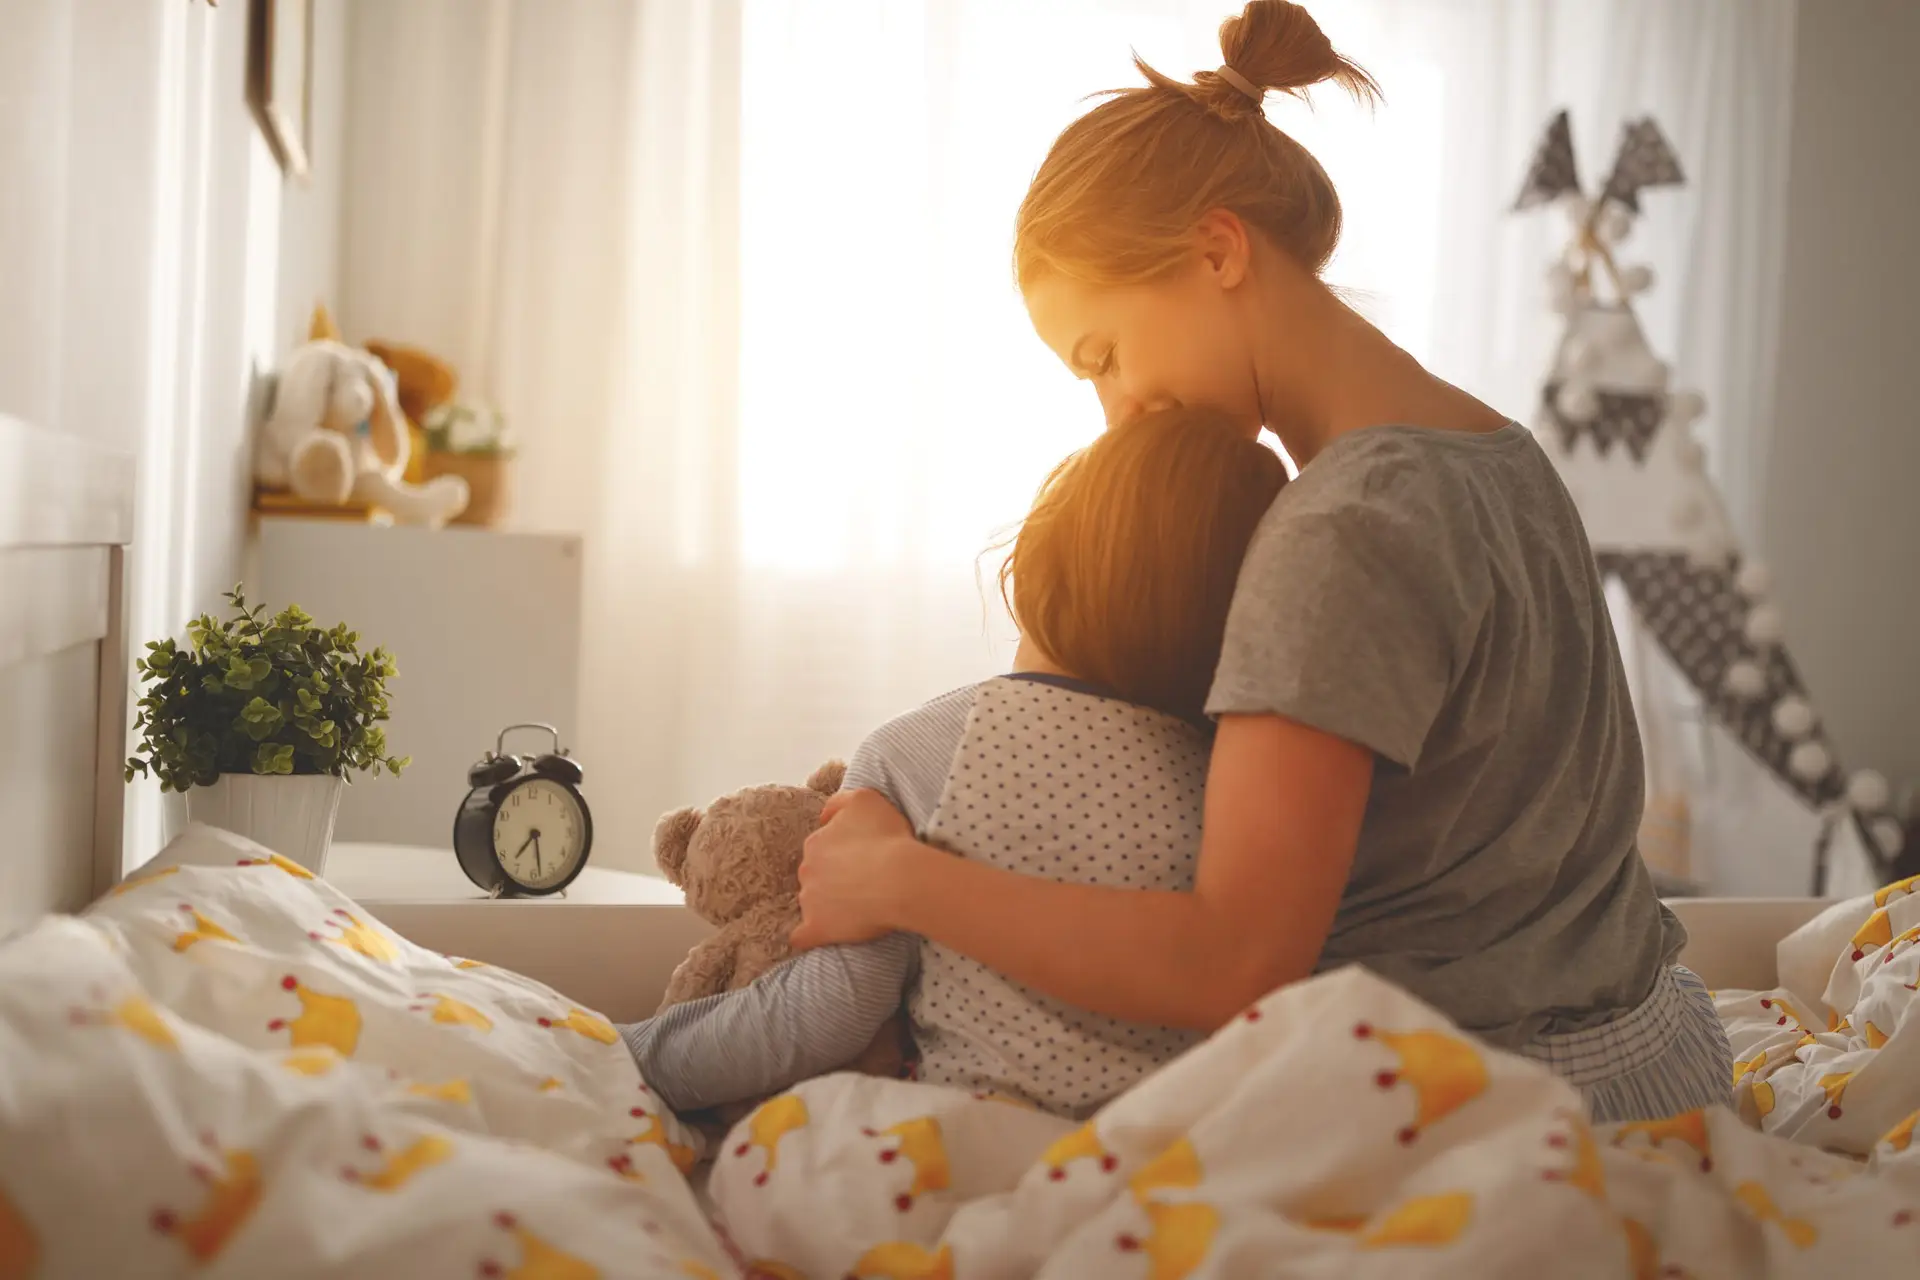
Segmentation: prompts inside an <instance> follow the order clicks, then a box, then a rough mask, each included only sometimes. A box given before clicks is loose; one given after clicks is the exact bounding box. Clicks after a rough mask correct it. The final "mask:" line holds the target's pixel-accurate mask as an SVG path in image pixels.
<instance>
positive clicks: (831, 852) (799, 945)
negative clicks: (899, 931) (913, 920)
mask: <svg viewBox="0 0 1920 1280" xmlns="http://www.w3.org/2000/svg"><path fill="white" fill-rule="evenodd" d="M924 852H925V849H924V847H923V846H922V845H921V844H920V843H919V842H918V841H916V840H915V839H914V838H913V828H912V827H911V826H909V825H908V823H907V820H906V819H905V818H904V817H902V816H901V814H900V811H899V810H898V809H896V808H894V807H893V806H892V805H891V804H889V803H887V800H886V797H884V796H882V795H881V794H880V793H879V792H878V791H866V790H861V791H842V792H839V793H838V794H836V795H834V796H833V797H832V798H830V799H829V800H828V801H827V805H826V808H825V809H824V810H822V811H821V814H820V829H819V830H818V831H815V832H814V833H813V834H812V835H810V836H808V837H807V847H806V853H805V856H803V857H802V858H801V860H800V924H799V926H798V927H796V928H795V929H794V931H793V934H792V936H791V938H790V939H789V941H790V942H791V943H792V945H793V948H794V950H796V951H804V950H806V949H807V948H809V947H819V946H825V945H827V944H828V943H834V942H866V941H867V940H869V939H871V938H878V937H880V936H881V935H883V934H887V933H891V932H893V930H894V929H895V928H896V927H897V923H896V918H895V906H894V904H895V903H897V902H898V901H899V900H900V898H899V892H900V890H899V885H900V882H901V880H902V878H903V873H904V871H905V869H906V867H907V865H908V864H910V863H911V862H912V861H913V860H914V858H915V857H916V856H918V855H920V854H922V853H924Z"/></svg>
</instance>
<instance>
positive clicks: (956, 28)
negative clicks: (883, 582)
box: [739, 0, 1442, 575]
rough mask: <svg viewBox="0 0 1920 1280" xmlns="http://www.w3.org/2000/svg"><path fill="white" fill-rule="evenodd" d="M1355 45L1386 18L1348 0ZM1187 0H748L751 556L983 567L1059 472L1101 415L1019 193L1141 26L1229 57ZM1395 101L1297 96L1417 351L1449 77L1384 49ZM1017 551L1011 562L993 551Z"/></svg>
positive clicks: (1120, 67)
mask: <svg viewBox="0 0 1920 1280" xmlns="http://www.w3.org/2000/svg"><path fill="white" fill-rule="evenodd" d="M1328 10H1329V11H1328V13H1327V14H1326V17H1325V19H1324V21H1325V23H1326V26H1327V28H1328V30H1329V33H1330V34H1332V35H1333V37H1334V39H1335V41H1336V43H1340V44H1342V47H1347V48H1356V49H1359V50H1361V51H1362V52H1364V46H1365V43H1366V42H1365V34H1366V33H1365V30H1364V28H1363V27H1359V26H1357V25H1356V24H1357V23H1358V21H1359V19H1357V18H1349V19H1348V21H1347V29H1343V27H1342V21H1341V20H1342V17H1343V13H1342V10H1341V9H1340V8H1339V7H1338V6H1328ZM1223 11H1224V10H1219V11H1216V10H1214V9H1211V8H1203V7H1201V6H1196V5H1192V4H1187V3H1181V2H1180V0H1159V2H1158V3H1154V2H1135V3H1127V4H1119V3H1112V2H1104V3H1103V2H1100V0H1049V3H1046V4H1031V3H1015V2H1013V0H998V2H995V0H979V2H977V3H956V2H955V0H747V4H746V7H745V30H744V49H743V59H744V65H743V74H742V80H743V83H744V86H745V87H744V91H743V92H744V100H743V103H742V126H741V128H742V173H741V205H742V208H741V277H742V299H741V302H742V313H741V327H742V351H741V405H740V409H741V428H740V430H741V435H740V450H739V468H740V470H739V484H740V492H739V510H740V512H741V517H740V521H741V523H740V534H741V544H742V545H741V554H742V557H743V559H744V560H745V562H746V563H747V564H748V565H750V566H753V567H756V568H761V569H770V570H778V571H783V572H788V573H792V574H799V575H807V574H816V573H838V572H841V571H845V570H849V569H859V568H872V569H888V570H899V569H905V568H913V567H926V568H927V569H929V570H933V571H938V572H941V573H951V572H956V571H962V570H963V571H965V572H967V573H971V572H972V570H973V566H974V563H975V561H976V559H977V557H978V556H979V555H980V553H981V551H982V550H983V549H984V548H986V547H987V546H988V545H989V543H990V542H991V541H992V540H993V539H994V537H995V535H996V534H997V533H999V532H1001V531H1004V530H1005V529H1006V528H1007V527H1008V526H1010V525H1011V524H1012V523H1013V522H1015V521H1017V520H1018V518H1019V517H1020V516H1021V515H1022V514H1023V513H1024V512H1025V510H1026V507H1027V505H1028V502H1029V500H1030V499H1031V497H1032V494H1033V491H1034V489H1035V488H1036V487H1037V486H1038V484H1039V483H1040V481H1041V479H1042V478H1043V477H1044V476H1045V474H1046V472H1047V470H1048V469H1049V468H1050V467H1051V466H1052V465H1053V464H1054V463H1055V462H1057V461H1059V459H1060V458H1061V457H1062V456H1064V455H1065V454H1066V453H1067V452H1068V451H1070V450H1071V449H1073V448H1075V447H1078V446H1080V445H1082V444H1085V443H1086V442H1087V441H1088V440H1090V439H1091V438H1092V437H1093V435H1094V434H1095V433H1096V432H1098V430H1099V429H1100V422H1101V420H1100V413H1099V408H1098V404H1097V402H1096V401H1095V398H1094V396H1093V393H1092V391H1091V389H1090V388H1088V387H1086V386H1085V385H1083V384H1080V383H1078V382H1076V381H1075V380H1074V379H1073V378H1072V377H1070V376H1069V375H1068V374H1067V373H1066V372H1065V370H1063V369H1062V368H1061V367H1060V366H1059V364H1058V362H1057V361H1056V360H1055V359H1054V358H1053V356H1052V355H1051V354H1050V353H1049V352H1048V351H1047V350H1046V348H1045V347H1044V346H1043V345H1042V344H1041V343H1040V341H1039V340H1038V339H1037V338H1036V337H1035V336H1034V334H1033V332H1032V329H1031V328H1030V326H1029V325H1028V322H1027V318H1026V314H1025V311H1024V309H1023V307H1022V306H1021V302H1020V298H1019V295H1018V293H1017V291H1016V290H1015V288H1014V285H1013V272H1012V262H1011V255H1012V229H1013V217H1014V211H1015V209H1016V208H1017V207H1018V205H1019V203H1020V199H1021V197H1022V195H1024V193H1025V191H1026V186H1027V183H1028V181H1029V179H1030V178H1031V176H1032V174H1033V171H1034V169H1035V167H1036V166H1037V165H1038V164H1039V162H1040V160H1041V158H1042V157H1043V156H1044V155H1045V153H1046V149H1047V147H1048V145H1049V144H1050V143H1051V142H1052V140H1053V138H1054V136H1055V135H1056V134H1057V133H1058V132H1059V130H1060V129H1061V128H1062V127H1063V126H1064V125H1066V124H1067V123H1068V122H1069V121H1070V120H1072V119H1073V118H1074V117H1075V116H1076V115H1078V114H1079V113H1080V112H1082V111H1084V110H1086V109H1087V107H1088V106H1090V105H1091V103H1090V102H1089V101H1088V95H1090V94H1092V93H1095V92H1097V91H1099V90H1101V89H1106V88H1112V87H1119V86H1126V85H1131V84H1134V83H1137V82H1138V75H1137V73H1136V72H1135V71H1134V70H1133V68H1132V66H1131V60H1130V59H1131V51H1132V50H1133V49H1138V50H1139V52H1140V54H1141V56H1143V57H1145V58H1146V59H1147V60H1148V61H1149V62H1152V63H1153V64H1154V65H1156V66H1159V67H1162V68H1164V69H1166V70H1168V71H1170V72H1174V73H1177V74H1183V75H1184V74H1189V73H1191V72H1192V71H1193V70H1195V69H1198V68H1201V67H1207V66H1212V65H1214V64H1215V63H1217V62H1218V60H1219V55H1218V45H1217V43H1216V34H1215V32H1216V28H1217V24H1218V21H1219V16H1220V13H1221V12H1223ZM1370 69H1371V70H1373V71H1374V72H1375V74H1376V75H1378V76H1380V77H1381V79H1382V80H1383V81H1384V82H1386V83H1387V84H1389V85H1390V86H1391V90H1392V94H1393V97H1392V106H1391V109H1390V110H1384V111H1381V112H1379V113H1377V114H1373V113H1369V112H1367V111H1365V110H1362V109H1360V108H1357V107H1355V106H1353V105H1352V104H1351V103H1349V102H1348V101H1346V100H1345V98H1344V96H1343V95H1340V94H1339V93H1338V92H1337V91H1323V92H1321V93H1320V94H1319V95H1318V96H1317V97H1316V99H1315V103H1314V106H1313V108H1312V109H1311V110H1309V109H1308V108H1307V107H1306V106H1304V105H1302V104H1298V103H1295V102H1293V101H1292V100H1289V99H1281V98H1275V99H1273V100H1272V105H1271V107H1270V111H1271V114H1272V116H1273V118H1274V119H1275V120H1276V121H1278V122H1279V123H1281V124H1282V125H1283V127H1285V128H1288V129H1289V130H1291V131H1293V132H1294V134H1295V136H1296V137H1298V138H1299V139H1300V141H1301V142H1302V143H1304V144H1305V145H1306V146H1308V147H1309V148H1310V149H1311V150H1313V152H1314V153H1315V154H1316V155H1317V156H1319V157H1320V159H1321V161H1322V163H1324V164H1325V165H1326V166H1327V169H1328V171H1329V173H1330V174H1331V175H1332V177H1333V179H1334V181H1335V183H1336V184H1337V185H1338V187H1339V189H1340V191H1341V193H1342V195H1343V197H1344V199H1345V201H1346V204H1347V208H1348V210H1349V218H1348V223H1347V234H1346V239H1345V242H1344V243H1343V245H1342V247H1341V250H1340V253H1339V255H1338V256H1337V257H1336V258H1335V260H1334V265H1333V267H1332V269H1331V270H1330V271H1329V273H1328V276H1329V279H1330V281H1332V282H1333V283H1335V284H1338V285H1342V286H1346V287H1348V288H1350V289H1353V290H1356V291H1358V292H1357V296H1356V297H1355V301H1356V304H1357V305H1359V306H1360V308H1361V310H1362V311H1363V312H1365V313H1366V314H1367V315H1368V316H1369V317H1370V318H1372V319H1374V320H1375V322H1376V323H1379V324H1381V325H1382V326H1383V327H1384V328H1386V329H1387V331H1388V332H1389V333H1390V334H1391V335H1392V336H1394V337H1395V338H1396V339H1397V340H1399V341H1401V342H1402V343H1403V344H1404V345H1406V346H1407V347H1408V348H1409V349H1410V350H1411V351H1412V352H1413V353H1414V354H1415V355H1416V356H1421V355H1423V354H1424V352H1425V349H1426V347H1427V345H1428V344H1429V342H1430V339H1431V334H1432V327H1433V323H1434V317H1433V314H1432V311H1433V282H1434V277H1435V265H1436V256H1437V253H1438V247H1437V244H1436V238H1435V237H1436V229H1435V226H1434V220H1433V217H1432V210H1433V208H1434V206H1435V203H1436V200H1437V196H1438V183H1439V181H1440V174H1441V169H1442V152H1441V139H1440V135H1439V130H1440V118H1441V112H1440V109H1439V108H1440V105H1441V103H1440V94H1441V87H1442V86H1441V81H1440V77H1439V74H1438V72H1437V69H1436V68H1435V67H1433V66H1432V65H1431V64H1422V63H1419V62H1417V61H1409V60H1406V59H1402V60H1401V61H1397V62H1395V63H1394V64H1393V65H1391V66H1388V65H1377V66H1371V67H1370ZM987 564H988V566H991V564H992V562H991V561H989V562H987Z"/></svg>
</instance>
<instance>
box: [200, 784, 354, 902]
mask: <svg viewBox="0 0 1920 1280" xmlns="http://www.w3.org/2000/svg"><path fill="white" fill-rule="evenodd" d="M346 785H347V784H346V780H345V779H344V778H336V777H333V776H332V775H330V774H303V775H300V776H297V777H289V776H286V775H283V774H274V775H256V774H251V773H223V774H221V775H220V780H219V781H218V782H216V783H214V784H213V785H212V786H210V787H194V788H192V789H191V790H189V791H188V792H187V820H188V821H189V822H204V823H206V824H207V825H208V826H210V827H219V828H220V829H221V830H222V831H231V832H233V833H234V834H235V835H237V836H245V837H246V838H247V839H249V840H251V841H253V842H254V843H255V844H260V845H264V846H266V847H267V848H268V849H271V850H272V851H273V852H275V853H277V854H280V855H281V856H282V857H285V858H290V859H292V860H293V861H294V862H297V863H299V864H300V865H301V866H303V867H305V868H306V869H307V870H309V871H311V872H313V874H315V875H317V876H318V875H325V874H326V868H327V849H328V847H329V846H331V845H332V843H333V820H334V816H335V815H336V814H338V813H339V812H340V793H341V792H342V791H343V790H345V789H346Z"/></svg>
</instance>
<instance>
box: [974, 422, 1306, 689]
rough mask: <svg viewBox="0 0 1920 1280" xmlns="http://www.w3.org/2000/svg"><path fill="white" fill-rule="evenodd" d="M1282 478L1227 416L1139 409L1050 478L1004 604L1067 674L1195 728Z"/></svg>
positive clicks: (1014, 556) (1004, 581) (1008, 575)
mask: <svg viewBox="0 0 1920 1280" xmlns="http://www.w3.org/2000/svg"><path fill="white" fill-rule="evenodd" d="M1286 483H1287V469H1286V465H1285V464H1284V463H1282V462H1281V460H1280V455H1279V454H1277V453H1275V452H1274V451H1273V450H1272V449H1269V448H1267V447H1266V446H1265V445H1263V444H1261V443H1260V442H1259V441H1258V440H1255V439H1254V438H1252V437H1251V436H1248V435H1247V434H1246V433H1245V432H1242V431H1240V430H1239V429H1238V428H1236V427H1235V426H1234V425H1233V423H1232V422H1231V421H1229V420H1228V419H1227V418H1225V417H1223V416H1221V415H1219V414H1215V413H1212V412H1210V411H1206V410H1200V409H1184V408H1182V409H1163V410H1158V411H1155V412H1152V413H1147V414H1143V415H1141V416H1140V417H1138V418H1136V419H1133V420H1132V421H1129V422H1127V423H1125V424H1124V425H1121V426H1117V427H1114V428H1113V429H1112V430H1110V431H1107V432H1106V433H1105V434H1103V435H1102V436H1101V437H1100V438H1099V439H1098V440H1096V441H1094V442H1093V443H1092V444H1090V445H1088V446H1087V447H1086V448H1085V449H1082V450H1080V451H1079V452H1077V453H1074V454H1071V455H1070V456H1069V457H1068V458H1067V459H1066V461H1064V462H1062V463H1061V464H1060V465H1059V466H1057V467H1055V468H1054V470H1053V473H1052V474H1051V475H1049V476H1048V477H1047V480H1046V483H1045V484H1043V485H1042V486H1041V487H1040V493H1039V496H1038V497H1037V498H1035V499H1034V503H1033V509H1032V510H1031V511H1030V512H1028V514H1027V518H1026V519H1025V520H1024V521H1023V522H1022V523H1021V525H1020V528H1019V531H1018V532H1017V533H1016V534H1015V536H1014V541H1013V550H1012V552H1011V553H1010V554H1009V555H1008V556H1007V559H1006V561H1005V563H1004V564H1002V565H1001V567H1000V596H1001V599H1002V600H1003V601H1005V602H1006V605H1007V611H1008V612H1009V613H1011V614H1012V615H1013V618H1014V621H1015V622H1016V623H1017V624H1018V625H1019V627H1020V630H1021V632H1022V634H1023V635H1025V636H1026V637H1027V638H1028V639H1030V640H1032V641H1033V643H1034V644H1035V645H1037V646H1038V647H1039V649H1040V651H1041V652H1042V653H1044V654H1045V655H1046V656H1047V657H1048V658H1050V659H1052V660H1053V662H1055V663H1056V664H1058V665H1059V666H1060V667H1061V668H1062V669H1064V670H1065V671H1067V672H1069V673H1071V674H1072V675H1074V676H1077V677H1078V678H1080V679H1082V680H1088V681H1091V682H1093V683H1095V684H1099V685H1104V686H1105V687H1107V688H1109V689H1111V690H1113V691H1114V692H1115V693H1116V694H1118V695H1120V696H1121V697H1123V698H1126V699H1128V700H1129V701H1132V702H1138V703H1140V704H1142V705H1144V706H1149V707H1156V708H1158V709H1160V710H1162V711H1167V712H1171V713H1172V714H1174V715H1179V716H1185V717H1187V718H1188V719H1198V718H1200V717H1201V716H1202V714H1203V713H1204V711H1205V707H1206V700H1207V690H1208V689H1209V687H1211V685H1212V683H1213V670H1214V668H1215V667H1216V666H1217V665H1219V661H1220V644H1221V639H1222V637H1223V636H1224V635H1225V633H1226V627H1227V607H1228V605H1229V604H1230V603H1231V602H1232V600H1233V588H1234V583H1235V582H1236V581H1237V580H1238V578H1239V574H1240V561H1241V560H1242V559H1243V558H1244V557H1245V556H1246V551H1247V544H1248V543H1249V542H1250V541H1252V539H1253V531H1254V528H1255V527H1256V526H1257V525H1258V524H1259V523H1260V518H1261V517H1262V516H1263V515H1265V514H1266V511H1267V508H1268V507H1270V506H1272V505H1273V500H1274V497H1275V496H1276V495H1278V494H1279V492H1280V490H1281V488H1282V486H1284V485H1285V484H1286Z"/></svg>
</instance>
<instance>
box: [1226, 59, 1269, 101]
mask: <svg viewBox="0 0 1920 1280" xmlns="http://www.w3.org/2000/svg"><path fill="white" fill-rule="evenodd" d="M1214 74H1215V75H1217V76H1219V77H1220V78H1221V79H1222V80H1225V81H1226V82H1227V83H1228V84H1230V85H1232V86H1233V87H1234V88H1236V89H1238V90H1239V91H1240V92H1242V93H1244V94H1246V95H1247V96H1248V97H1249V98H1252V99H1253V100H1254V101H1255V102H1256V103H1260V104H1262V105H1264V104H1265V103H1266V100H1267V91H1266V90H1265V89H1262V88H1261V87H1260V86H1259V85H1257V84H1255V83H1254V82H1253V81H1251V80H1249V79H1247V78H1246V77H1245V76H1243V75H1241V74H1240V73H1239V72H1238V71H1235V70H1234V69H1233V68H1232V67H1230V66H1228V65H1226V64H1225V63H1224V62H1223V63H1221V64H1220V69H1219V70H1218V71H1216V72H1214Z"/></svg>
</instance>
